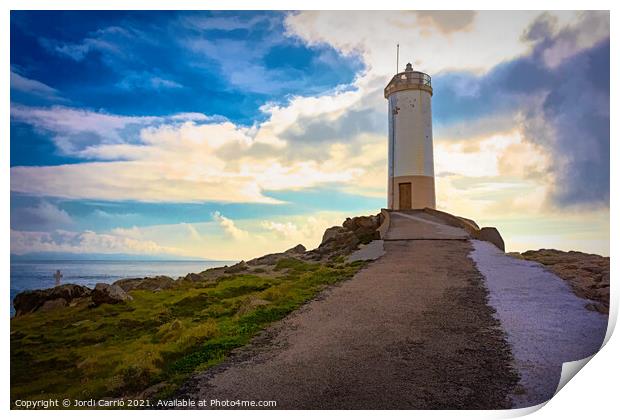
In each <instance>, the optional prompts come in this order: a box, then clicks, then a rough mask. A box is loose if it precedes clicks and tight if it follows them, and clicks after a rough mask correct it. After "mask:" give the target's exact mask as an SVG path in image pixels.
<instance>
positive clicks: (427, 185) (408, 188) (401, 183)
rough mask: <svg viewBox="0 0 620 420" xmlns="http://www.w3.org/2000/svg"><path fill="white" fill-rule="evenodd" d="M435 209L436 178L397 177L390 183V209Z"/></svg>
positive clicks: (418, 176)
mask: <svg viewBox="0 0 620 420" xmlns="http://www.w3.org/2000/svg"><path fill="white" fill-rule="evenodd" d="M425 207H428V208H431V209H434V208H435V177H433V176H421V175H412V176H396V177H393V178H390V180H389V182H388V209H391V210H409V209H423V208H425Z"/></svg>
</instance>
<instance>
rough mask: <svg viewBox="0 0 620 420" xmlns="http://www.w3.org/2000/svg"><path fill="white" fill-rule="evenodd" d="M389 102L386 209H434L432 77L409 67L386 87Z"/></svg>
mask: <svg viewBox="0 0 620 420" xmlns="http://www.w3.org/2000/svg"><path fill="white" fill-rule="evenodd" d="M384 93H385V98H386V99H387V100H388V104H389V105H388V113H389V114H388V118H389V147H388V148H389V152H388V209H392V210H407V209H422V208H424V207H430V208H433V209H434V208H435V170H434V165H433V121H432V114H431V96H433V88H432V87H431V77H430V76H429V75H428V74H425V73H422V72H419V71H413V67H412V66H411V63H409V64H407V67H406V68H405V71H404V72H402V73H398V74H396V75H395V76H394V77H393V78H392V80H391V81H390V83H388V85H387V86H386V87H385V91H384Z"/></svg>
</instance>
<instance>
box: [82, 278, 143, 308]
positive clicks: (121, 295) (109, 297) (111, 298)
mask: <svg viewBox="0 0 620 420" xmlns="http://www.w3.org/2000/svg"><path fill="white" fill-rule="evenodd" d="M91 299H92V300H93V303H94V304H95V306H99V305H102V304H104V303H110V304H117V303H122V302H126V301H129V300H133V298H132V297H131V296H130V295H128V294H127V293H126V292H125V291H124V290H123V289H122V288H121V287H120V286H118V285H116V284H107V283H97V284H96V285H95V289H94V290H93V292H92V293H91Z"/></svg>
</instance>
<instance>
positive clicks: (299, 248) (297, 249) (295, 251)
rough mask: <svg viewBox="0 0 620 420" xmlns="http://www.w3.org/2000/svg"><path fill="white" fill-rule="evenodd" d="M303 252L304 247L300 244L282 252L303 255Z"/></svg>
mask: <svg viewBox="0 0 620 420" xmlns="http://www.w3.org/2000/svg"><path fill="white" fill-rule="evenodd" d="M304 252H306V247H305V246H303V245H302V244H299V245H295V246H294V247H292V248H290V249H287V250H286V251H284V253H285V254H303V253H304Z"/></svg>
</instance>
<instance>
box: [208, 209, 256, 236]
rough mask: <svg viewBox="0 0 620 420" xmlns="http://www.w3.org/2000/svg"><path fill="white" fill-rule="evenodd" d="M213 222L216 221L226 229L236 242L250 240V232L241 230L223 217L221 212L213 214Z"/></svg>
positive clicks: (230, 220)
mask: <svg viewBox="0 0 620 420" xmlns="http://www.w3.org/2000/svg"><path fill="white" fill-rule="evenodd" d="M213 220H215V221H216V222H217V223H219V225H220V226H221V227H222V228H223V229H224V231H225V232H226V233H227V234H228V235H230V237H231V238H232V239H235V240H245V239H248V236H249V234H248V232H247V231H245V230H243V229H239V228H238V227H237V226H236V225H235V222H234V221H233V220H232V219H229V218H228V217H225V216H223V215H222V214H221V213H220V212H219V211H216V212H213Z"/></svg>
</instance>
